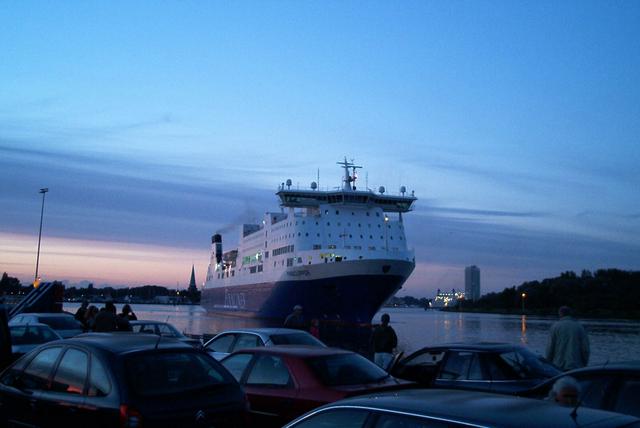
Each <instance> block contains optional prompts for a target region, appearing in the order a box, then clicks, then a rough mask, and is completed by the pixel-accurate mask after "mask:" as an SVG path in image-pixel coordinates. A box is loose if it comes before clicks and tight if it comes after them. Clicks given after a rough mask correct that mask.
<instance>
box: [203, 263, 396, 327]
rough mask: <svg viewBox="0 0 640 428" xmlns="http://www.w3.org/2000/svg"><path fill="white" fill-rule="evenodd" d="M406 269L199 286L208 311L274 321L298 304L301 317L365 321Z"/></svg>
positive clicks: (382, 301) (392, 289)
mask: <svg viewBox="0 0 640 428" xmlns="http://www.w3.org/2000/svg"><path fill="white" fill-rule="evenodd" d="M407 277H408V275H390V274H383V275H351V276H340V277H332V278H324V279H316V280H290V281H278V282H272V283H258V284H247V285H236V286H231V287H215V288H209V289H205V290H203V292H202V299H201V305H202V306H203V307H205V308H206V309H207V311H208V312H213V313H222V314H225V315H235V316H241V317H251V318H262V319H265V320H271V321H272V323H274V324H280V325H281V323H282V321H283V320H284V319H285V318H286V316H287V315H289V314H290V313H291V311H292V308H293V306H295V305H298V304H299V305H302V307H303V309H304V311H303V312H304V317H305V318H306V319H307V320H310V319H313V318H317V319H319V320H321V321H322V322H327V321H339V322H341V323H346V324H356V325H357V324H368V323H370V322H371V319H372V318H373V316H374V315H375V314H376V313H377V312H378V310H380V307H381V306H382V305H383V303H384V302H385V301H386V300H387V299H388V298H389V297H391V296H392V295H393V294H394V293H395V292H397V291H398V290H399V289H400V288H401V287H402V284H403V283H404V281H405V280H406V279H407Z"/></svg>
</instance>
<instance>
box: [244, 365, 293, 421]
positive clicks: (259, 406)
mask: <svg viewBox="0 0 640 428" xmlns="http://www.w3.org/2000/svg"><path fill="white" fill-rule="evenodd" d="M241 384H242V386H243V388H244V390H245V393H246V394H247V397H248V398H249V403H250V406H251V412H252V414H253V415H254V417H255V420H254V425H255V426H262V425H275V426H281V425H283V424H284V423H286V422H288V421H290V420H291V419H293V418H295V417H296V416H299V414H298V413H297V412H296V406H295V400H296V397H297V396H298V390H297V387H296V385H295V382H294V380H293V377H292V376H291V373H290V371H289V367H288V366H287V364H286V362H285V360H284V359H283V358H282V357H280V356H277V355H257V356H256V358H255V361H253V364H251V365H249V366H248V372H247V373H245V376H244V377H243V381H242V382H241Z"/></svg>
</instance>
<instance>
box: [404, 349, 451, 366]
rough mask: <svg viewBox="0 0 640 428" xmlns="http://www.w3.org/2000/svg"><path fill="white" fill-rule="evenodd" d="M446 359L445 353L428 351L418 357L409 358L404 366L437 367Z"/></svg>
mask: <svg viewBox="0 0 640 428" xmlns="http://www.w3.org/2000/svg"><path fill="white" fill-rule="evenodd" d="M443 358H444V351H435V350H434V351H426V352H422V353H420V354H418V355H414V356H412V357H409V358H407V359H406V360H405V361H404V362H403V364H406V365H417V364H424V365H436V364H439V363H440V361H442V359H443Z"/></svg>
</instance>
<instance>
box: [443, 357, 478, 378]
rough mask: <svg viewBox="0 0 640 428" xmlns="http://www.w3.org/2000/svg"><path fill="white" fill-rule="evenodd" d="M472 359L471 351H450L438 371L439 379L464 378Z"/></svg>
mask: <svg viewBox="0 0 640 428" xmlns="http://www.w3.org/2000/svg"><path fill="white" fill-rule="evenodd" d="M472 360H473V352H468V351H450V352H449V354H448V356H447V359H446V360H445V362H444V366H443V367H442V370H441V371H440V376H439V378H440V379H446V380H456V379H466V378H467V374H468V372H469V367H470V366H471V361H472Z"/></svg>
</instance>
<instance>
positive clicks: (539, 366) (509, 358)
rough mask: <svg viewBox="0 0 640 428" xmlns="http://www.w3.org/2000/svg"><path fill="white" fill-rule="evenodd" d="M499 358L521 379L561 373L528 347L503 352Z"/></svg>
mask: <svg viewBox="0 0 640 428" xmlns="http://www.w3.org/2000/svg"><path fill="white" fill-rule="evenodd" d="M499 358H500V360H501V361H502V362H504V363H506V364H507V365H508V366H509V367H510V368H511V369H512V370H513V372H515V374H516V377H518V378H521V379H536V378H541V377H545V378H546V377H553V376H555V375H558V374H560V371H559V370H558V369H557V368H555V367H554V366H553V365H551V364H550V363H548V362H546V361H545V360H543V359H541V358H540V357H538V356H537V355H536V354H534V353H533V352H530V351H528V350H526V349H514V350H512V351H506V352H502V353H500V354H499Z"/></svg>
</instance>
